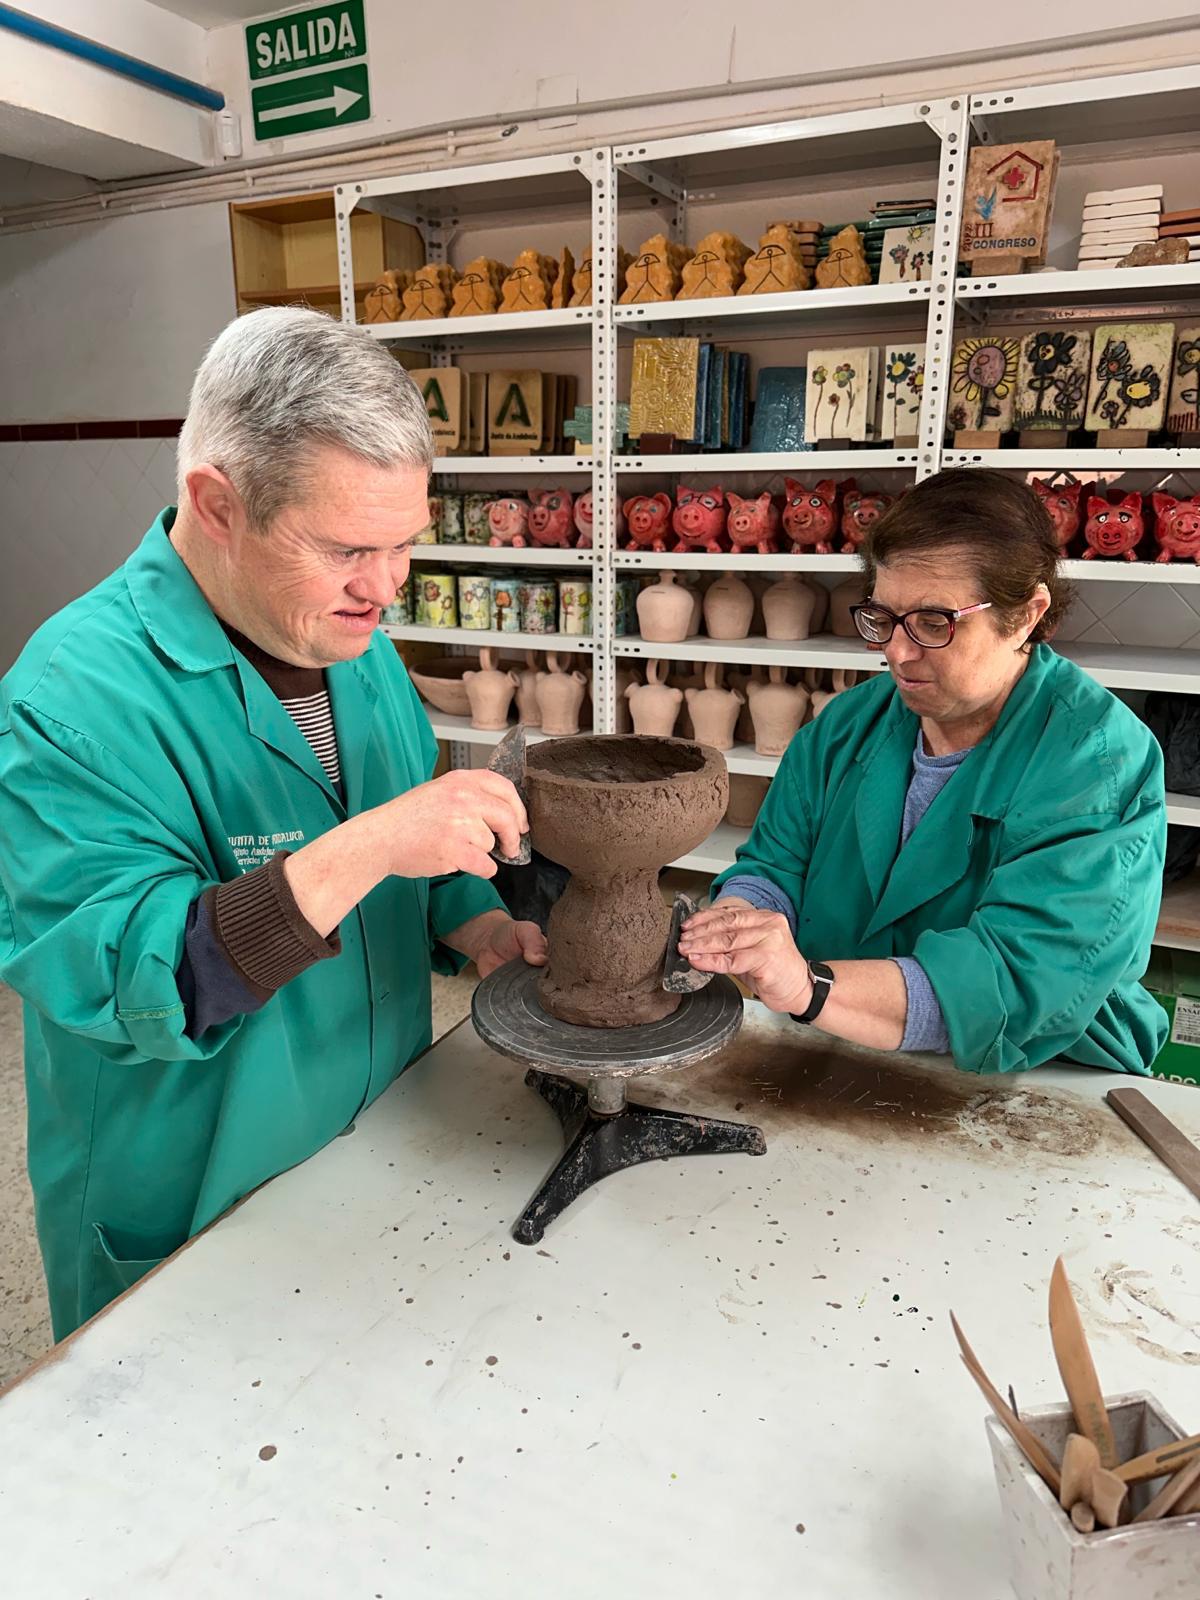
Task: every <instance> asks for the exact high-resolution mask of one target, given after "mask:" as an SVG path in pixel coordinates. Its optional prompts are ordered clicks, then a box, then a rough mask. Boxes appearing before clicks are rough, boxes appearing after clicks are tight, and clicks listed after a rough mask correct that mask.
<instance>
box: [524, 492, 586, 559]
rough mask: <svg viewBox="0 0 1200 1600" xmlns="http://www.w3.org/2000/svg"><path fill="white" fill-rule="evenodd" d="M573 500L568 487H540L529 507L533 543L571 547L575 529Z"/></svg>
mask: <svg viewBox="0 0 1200 1600" xmlns="http://www.w3.org/2000/svg"><path fill="white" fill-rule="evenodd" d="M574 509H575V507H574V502H573V500H572V498H571V491H570V490H569V489H542V490H541V491H540V492H539V493H538V494H536V495H535V496H534V498H533V504H532V505H531V506H530V508H529V532H530V535H531V536H532V538H533V542H534V544H540V545H560V546H562V547H564V548H566V549H568V550H569V549H570V548H571V538H572V535H573V533H574V531H575V523H574V519H573V516H572V513H573V511H574Z"/></svg>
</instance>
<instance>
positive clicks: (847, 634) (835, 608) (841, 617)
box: [829, 573, 867, 639]
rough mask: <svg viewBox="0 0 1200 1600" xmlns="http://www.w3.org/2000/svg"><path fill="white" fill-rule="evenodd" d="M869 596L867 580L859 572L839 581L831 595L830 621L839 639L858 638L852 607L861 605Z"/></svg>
mask: <svg viewBox="0 0 1200 1600" xmlns="http://www.w3.org/2000/svg"><path fill="white" fill-rule="evenodd" d="M866 598H867V594H866V586H865V581H864V579H863V578H862V577H860V576H859V574H858V573H855V574H854V576H853V577H852V578H846V579H845V580H844V582H842V583H839V584H838V586H837V588H836V589H835V590H834V591H833V593H832V594H831V595H830V596H829V621H830V627H831V629H832V631H833V632H834V633H835V634H837V636H838V638H839V639H857V638H858V629H857V628H856V627H855V626H854V618H853V617H852V616H851V615H850V607H851V606H857V605H861V604H862V602H863V601H864V600H865V599H866Z"/></svg>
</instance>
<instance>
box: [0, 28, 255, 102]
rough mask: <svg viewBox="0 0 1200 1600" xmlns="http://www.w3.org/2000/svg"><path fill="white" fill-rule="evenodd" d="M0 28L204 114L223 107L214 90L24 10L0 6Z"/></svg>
mask: <svg viewBox="0 0 1200 1600" xmlns="http://www.w3.org/2000/svg"><path fill="white" fill-rule="evenodd" d="M0 28H7V29H8V31H9V32H10V33H17V34H20V35H21V36H22V38H25V39H32V40H33V41H34V42H35V43H36V44H48V45H49V46H50V47H51V49H53V50H61V51H62V52H63V53H64V55H68V56H77V57H78V58H79V60H80V61H90V62H91V63H92V64H93V66H97V67H104V68H106V69H107V70H108V71H109V72H116V73H118V74H119V75H120V76H121V77H122V78H130V79H131V80H132V81H133V82H134V83H140V84H143V85H144V86H145V87H146V88H147V89H157V90H158V92H159V93H160V94H169V95H173V96H174V97H175V99H176V100H183V101H185V102H186V103H187V104H188V105H190V106H201V107H202V108H203V109H204V110H205V111H221V110H223V109H224V107H225V96H224V95H223V94H218V93H217V91H216V90H215V89H208V88H206V87H205V85H204V84H202V83H193V82H192V80H191V79H190V78H181V77H179V76H178V75H177V74H176V73H174V72H164V71H163V69H162V68H161V67H152V66H151V65H150V63H149V62H148V61H139V60H138V59H137V57H136V56H127V55H125V54H123V53H122V52H121V51H120V50H110V49H109V48H108V46H107V45H105V44H97V43H96V41H95V40H94V39H84V38H82V37H81V36H80V35H79V34H77V33H68V31H67V30H66V28H59V27H56V26H55V24H54V23H53V22H42V21H41V20H40V19H39V18H37V17H30V16H27V15H26V14H25V12H24V11H14V10H13V8H12V6H6V5H0Z"/></svg>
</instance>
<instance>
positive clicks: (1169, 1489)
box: [1133, 1460, 1200, 1522]
mask: <svg viewBox="0 0 1200 1600" xmlns="http://www.w3.org/2000/svg"><path fill="white" fill-rule="evenodd" d="M1197 1484H1200V1460H1196V1461H1193V1462H1192V1463H1191V1464H1190V1466H1186V1467H1183V1468H1181V1470H1180V1471H1179V1472H1177V1473H1176V1474H1175V1475H1174V1477H1173V1478H1171V1479H1170V1480H1169V1481H1168V1482H1167V1483H1166V1484H1164V1485H1163V1487H1162V1488H1161V1489H1160V1490H1159V1491H1158V1493H1157V1494H1156V1495H1155V1496H1154V1499H1153V1500H1151V1502H1150V1504H1149V1505H1148V1506H1143V1508H1142V1509H1141V1511H1139V1512H1138V1514H1137V1516H1136V1517H1134V1519H1133V1520H1134V1521H1135V1522H1154V1521H1156V1520H1157V1519H1158V1518H1159V1517H1165V1516H1166V1514H1167V1512H1168V1511H1173V1510H1174V1509H1175V1507H1176V1506H1182V1505H1190V1503H1191V1492H1192V1490H1193V1489H1194V1488H1195V1487H1196V1485H1197Z"/></svg>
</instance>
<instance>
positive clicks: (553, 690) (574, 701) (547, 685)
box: [538, 655, 587, 734]
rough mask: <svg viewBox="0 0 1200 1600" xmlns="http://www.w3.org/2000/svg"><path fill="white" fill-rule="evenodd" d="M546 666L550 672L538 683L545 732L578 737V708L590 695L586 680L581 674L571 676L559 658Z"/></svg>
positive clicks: (539, 703) (551, 658)
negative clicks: (573, 734)
mask: <svg viewBox="0 0 1200 1600" xmlns="http://www.w3.org/2000/svg"><path fill="white" fill-rule="evenodd" d="M546 664H547V667H548V669H549V670H548V671H547V672H545V673H542V674H541V675H540V677H539V680H538V710H539V712H540V714H541V720H542V732H543V733H555V734H571V733H578V732H579V708H580V706H582V704H583V697H584V695H585V694H586V693H587V679H586V678H585V677H584V675H583V673H582V672H568V671H567V670H566V669H565V668H564V666H563V664H562V659H561V657H559V656H556V655H551V656H550V657H549V658H548V660H547V663H546Z"/></svg>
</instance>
